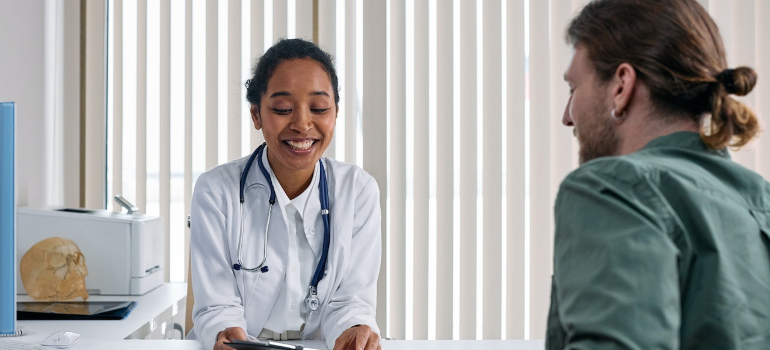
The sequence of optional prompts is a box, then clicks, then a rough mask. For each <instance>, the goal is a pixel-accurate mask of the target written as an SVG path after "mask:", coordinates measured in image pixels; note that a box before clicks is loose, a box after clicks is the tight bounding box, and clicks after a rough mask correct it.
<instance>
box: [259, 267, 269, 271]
mask: <svg viewBox="0 0 770 350" xmlns="http://www.w3.org/2000/svg"><path fill="white" fill-rule="evenodd" d="M269 270H270V269H269V268H268V267H267V266H262V268H261V269H259V271H262V273H265V272H267V271H269Z"/></svg>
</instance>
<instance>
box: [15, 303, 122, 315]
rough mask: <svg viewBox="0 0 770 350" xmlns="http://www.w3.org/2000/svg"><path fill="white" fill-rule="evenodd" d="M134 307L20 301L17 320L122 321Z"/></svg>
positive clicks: (113, 304) (116, 304)
mask: <svg viewBox="0 0 770 350" xmlns="http://www.w3.org/2000/svg"><path fill="white" fill-rule="evenodd" d="M134 307H136V302H135V301H80V302H78V301H65V302H58V301H20V302H17V303H16V319H18V320H122V319H124V318H126V316H128V314H130V313H131V310H133V309H134Z"/></svg>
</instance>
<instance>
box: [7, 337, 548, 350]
mask: <svg viewBox="0 0 770 350" xmlns="http://www.w3.org/2000/svg"><path fill="white" fill-rule="evenodd" d="M23 338H24V337H21V338H18V339H16V338H14V339H16V340H19V341H24V342H28V343H32V342H31V341H30V340H23ZM32 344H35V345H39V344H40V343H39V342H37V343H32ZM293 344H297V345H303V346H306V347H310V348H315V349H326V345H325V343H324V342H323V341H319V340H312V341H298V342H295V343H293ZM381 344H382V349H383V350H468V349H478V350H543V349H544V347H545V343H544V341H542V340H383V341H382V343H381ZM67 349H72V350H103V349H110V350H155V349H166V350H205V349H203V347H202V346H201V345H200V343H198V341H196V340H115V341H109V340H89V339H85V340H80V341H79V342H77V343H76V344H75V345H73V346H71V347H69V348H67Z"/></svg>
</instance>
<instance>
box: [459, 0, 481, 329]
mask: <svg viewBox="0 0 770 350" xmlns="http://www.w3.org/2000/svg"><path fill="white" fill-rule="evenodd" d="M476 25H477V23H476V2H475V1H473V0H460V64H461V67H460V115H462V116H468V117H467V118H461V120H460V128H461V129H462V130H463V132H462V133H461V134H460V147H461V148H460V174H459V176H460V213H461V218H460V230H461V231H460V257H459V259H460V271H459V272H460V339H476V322H477V320H476V298H477V296H476V284H477V283H476V282H477V281H476V256H477V254H476V226H477V225H476V220H477V218H476V206H477V196H478V194H477V180H478V179H477V176H476V169H477V156H478V154H477V152H476V149H477V147H476V144H477V142H478V140H477V137H476V129H477V128H476V118H473V117H472V116H475V115H476V107H477V106H476V103H477V102H476V86H477V84H476V77H477V71H476V50H477V45H476V39H477V38H476Z"/></svg>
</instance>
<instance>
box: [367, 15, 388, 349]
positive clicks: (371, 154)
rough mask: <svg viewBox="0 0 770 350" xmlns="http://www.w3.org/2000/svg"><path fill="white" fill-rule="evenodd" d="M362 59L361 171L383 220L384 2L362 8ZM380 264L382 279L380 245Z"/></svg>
mask: <svg viewBox="0 0 770 350" xmlns="http://www.w3.org/2000/svg"><path fill="white" fill-rule="evenodd" d="M363 6H364V7H363V9H362V15H363V26H364V27H363V35H364V38H363V39H364V40H363V42H365V43H366V45H364V47H363V55H364V57H366V59H365V60H364V62H365V64H364V67H363V84H364V85H363V89H364V90H365V91H366V92H367V93H366V96H365V98H364V99H363V101H362V103H363V106H362V107H363V108H364V109H365V110H366V111H367V122H366V123H364V124H363V125H362V133H363V135H361V136H362V137H363V138H364V139H366V140H367V147H366V148H364V150H363V152H364V157H363V159H364V163H363V168H364V170H366V171H367V172H368V173H369V174H371V175H372V176H373V177H374V179H375V180H377V184H378V185H379V188H380V208H381V209H382V211H383V215H382V217H383V218H386V217H387V208H388V207H387V205H386V197H387V193H388V169H387V165H386V163H385V162H383V161H382V160H383V159H386V157H387V140H388V139H387V137H388V135H387V133H386V132H383V130H386V128H387V123H386V117H387V114H386V111H387V84H385V81H386V78H387V77H386V74H385V73H386V71H387V60H386V53H387V51H386V47H387V42H386V35H385V30H386V28H387V23H386V20H385V16H383V14H384V13H385V12H386V7H385V2H384V1H367V2H365V4H363ZM381 230H382V231H381V232H383V234H384V233H385V232H388V226H387V221H385V220H382V223H381ZM382 247H383V251H382V264H381V265H380V276H383V275H384V271H385V269H386V266H387V264H388V263H389V261H390V260H389V259H388V250H387V246H386V245H384V244H383V246H382ZM377 284H378V285H377V289H378V290H383V289H384V286H385V279H384V278H380V279H379V280H378V282H377ZM387 302H388V301H387V298H386V297H385V295H383V294H378V295H377V322H378V324H379V327H380V330H381V332H383V334H387V332H388V329H387V323H386V322H385V315H386V314H385V310H386V309H387Z"/></svg>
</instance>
